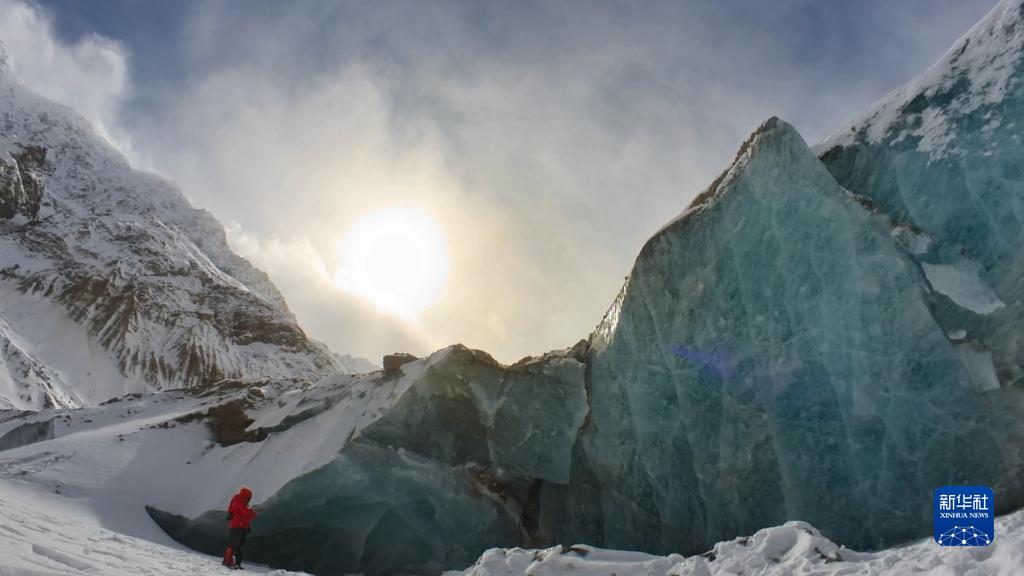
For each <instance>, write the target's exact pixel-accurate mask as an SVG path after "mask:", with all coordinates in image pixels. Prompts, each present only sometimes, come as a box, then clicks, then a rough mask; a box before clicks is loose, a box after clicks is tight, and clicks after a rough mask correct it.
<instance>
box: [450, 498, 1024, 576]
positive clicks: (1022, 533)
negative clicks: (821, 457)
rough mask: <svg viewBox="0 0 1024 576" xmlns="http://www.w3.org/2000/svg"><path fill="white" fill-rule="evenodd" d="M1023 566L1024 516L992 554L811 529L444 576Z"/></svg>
mask: <svg viewBox="0 0 1024 576" xmlns="http://www.w3.org/2000/svg"><path fill="white" fill-rule="evenodd" d="M1022 566H1024V511H1021V512H1016V513H1014V514H1011V515H1008V516H1003V517H1002V518H999V519H997V520H996V541H995V542H994V543H993V544H991V545H990V546H987V547H976V548H961V547H941V546H939V545H938V544H937V543H935V542H934V541H933V540H931V539H928V540H923V541H921V542H918V543H915V544H912V545H910V546H903V547H900V548H892V549H889V550H882V551H879V552H874V553H865V552H856V551H853V550H849V549H847V548H843V547H840V546H837V545H836V544H834V543H833V542H832V541H831V540H829V539H828V538H825V537H824V536H822V535H821V533H820V532H818V531H817V530H816V529H815V528H814V527H813V526H811V525H810V524H807V523H806V522H787V523H786V524H784V525H782V526H773V527H771V528H765V529H763V530H759V531H758V532H757V533H755V534H754V535H753V536H750V537H744V538H737V539H735V540H730V541H728V542H719V543H718V544H716V545H715V547H714V549H713V550H710V551H708V552H705V553H704V554H701V555H698V556H691V557H689V558H683V557H682V556H679V555H678V554H671V555H668V556H652V555H648V554H641V553H636V552H621V551H615V550H602V549H599V548H592V547H590V546H579V545H578V546H571V547H568V548H563V547H562V546H555V547H553V548H548V549H546V550H523V549H521V548H512V549H503V548H494V549H491V550H488V551H487V552H485V553H484V554H483V555H482V556H481V557H480V559H479V560H478V561H477V562H476V564H474V565H473V566H471V567H470V568H468V569H466V570H465V571H462V572H459V571H451V572H447V573H446V576H526V575H529V576H542V575H547V574H574V575H577V576H611V575H617V576H641V575H643V576H734V575H738V574H756V575H757V576H791V575H794V574H815V575H817V576H853V575H865V576H866V575H869V574H870V575H872V576H904V575H906V574H935V575H939V574H941V575H943V576H1011V575H1018V574H1020V570H1021V567H1022Z"/></svg>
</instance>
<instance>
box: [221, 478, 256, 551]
mask: <svg viewBox="0 0 1024 576" xmlns="http://www.w3.org/2000/svg"><path fill="white" fill-rule="evenodd" d="M250 500H252V490H250V489H249V487H248V486H242V487H241V488H239V489H238V494H235V495H234V496H232V497H231V504H229V505H228V526H229V528H230V531H229V532H228V549H227V550H225V551H224V565H225V566H229V567H231V568H235V569H239V570H240V569H241V568H242V547H243V546H245V535H246V534H248V533H249V530H250V526H251V524H252V519H253V518H255V517H256V509H255V508H250V507H249V501H250ZM232 560H234V561H233V562H232Z"/></svg>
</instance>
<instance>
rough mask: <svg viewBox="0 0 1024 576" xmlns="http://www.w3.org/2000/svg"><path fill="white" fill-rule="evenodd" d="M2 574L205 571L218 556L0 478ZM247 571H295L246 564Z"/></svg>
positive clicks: (133, 575) (198, 574)
mask: <svg viewBox="0 0 1024 576" xmlns="http://www.w3.org/2000/svg"><path fill="white" fill-rule="evenodd" d="M0 510H3V514H2V515H0V550H3V553H2V554H0V576H70V575H73V574H98V575H103V576H139V575H147V576H181V575H182V574H191V575H194V576H207V575H213V574H225V573H226V572H227V571H226V570H225V569H224V568H223V567H221V566H220V565H219V561H218V559H217V558H214V557H211V556H204V555H202V554H198V553H196V552H192V551H189V550H185V549H183V548H181V547H180V546H178V545H176V544H175V543H174V542H173V541H170V540H169V539H168V540H166V541H163V542H160V541H157V542H154V541H151V540H145V539H142V538H137V537H135V536H132V535H129V534H124V533H118V532H115V531H111V530H109V529H107V528H105V527H104V526H103V525H102V524H101V523H100V522H99V520H98V519H97V517H96V513H95V510H93V509H92V508H90V507H89V506H88V505H87V504H86V503H83V502H80V501H78V500H75V499H72V498H67V497H64V496H61V495H59V494H55V493H54V492H52V491H49V490H44V489H42V488H39V487H36V486H31V485H27V484H24V483H21V482H18V481H12V480H0ZM245 568H246V570H247V571H249V572H253V573H256V574H268V575H269V576H286V575H288V574H294V575H296V576H298V575H299V573H296V572H286V571H284V570H268V569H266V568H263V567H260V566H255V565H252V564H246V565H245Z"/></svg>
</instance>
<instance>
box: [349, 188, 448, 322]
mask: <svg viewBox="0 0 1024 576" xmlns="http://www.w3.org/2000/svg"><path fill="white" fill-rule="evenodd" d="M338 252H339V257H340V262H341V266H340V268H339V269H338V271H337V273H335V275H334V283H335V285H337V286H338V288H340V289H342V290H344V291H346V292H348V293H350V294H354V295H357V296H359V297H361V298H365V299H366V300H369V301H370V302H372V303H373V304H374V305H376V307H377V308H378V309H380V310H382V311H384V312H388V313H392V314H396V315H399V316H402V317H404V318H407V319H410V320H412V319H415V318H416V316H417V315H418V314H419V313H420V312H423V311H424V310H426V309H427V308H429V307H430V306H432V305H433V304H435V303H436V302H437V301H438V300H439V299H440V298H441V295H442V294H443V292H444V288H445V284H446V282H447V280H448V243H447V241H446V240H445V235H444V230H442V229H441V227H440V226H439V225H438V224H437V222H436V221H435V220H434V218H432V217H431V216H430V214H428V213H427V212H424V211H422V210H419V209H416V208H387V209H384V210H379V211H377V212H371V213H370V214H367V215H366V216H363V217H362V218H360V219H359V221H357V222H356V224H355V225H354V226H353V227H352V228H351V229H350V230H349V231H348V233H347V234H346V235H345V237H344V238H342V240H341V241H340V242H338Z"/></svg>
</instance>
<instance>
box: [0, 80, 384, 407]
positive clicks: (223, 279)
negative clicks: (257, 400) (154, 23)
mask: <svg viewBox="0 0 1024 576" xmlns="http://www.w3.org/2000/svg"><path fill="white" fill-rule="evenodd" d="M9 76H10V75H7V76H5V75H3V74H2V73H0V306H2V308H3V309H2V310H0V313H2V316H3V318H4V320H6V321H5V322H0V408H5V407H6V408H19V409H38V408H43V407H48V406H66V407H75V406H83V405H92V404H95V403H98V402H101V401H103V400H106V399H108V398H112V397H115V396H119V395H122V394H124V393H126V392H136V391H145V390H158V389H166V388H180V387H187V386H192V385H196V384H203V383H211V382H216V381H218V380H221V379H223V378H255V377H273V378H281V379H299V380H308V379H315V378H319V377H321V376H324V375H327V374H330V373H334V372H348V371H350V369H351V367H346V366H344V365H343V362H342V361H339V359H337V358H336V357H335V356H334V355H332V354H331V353H330V352H329V351H328V350H327V349H326V348H325V347H324V346H322V345H321V344H318V343H316V342H313V341H311V340H309V339H308V338H307V337H306V336H305V334H304V333H303V331H302V330H301V329H300V328H299V326H298V325H297V324H296V323H295V318H294V317H293V316H292V314H291V313H290V312H289V311H288V309H287V307H286V305H285V302H284V300H283V298H282V297H281V295H280V293H279V292H278V291H277V289H276V288H275V287H274V286H273V284H271V282H270V281H269V279H268V278H267V276H266V275H265V274H264V273H262V272H260V271H259V270H257V269H255V268H253V267H252V266H251V265H250V264H249V263H248V262H247V261H245V260H244V259H242V258H241V257H239V256H237V255H235V254H234V253H233V252H231V250H230V249H229V248H228V246H227V243H226V240H225V235H224V230H223V229H222V228H221V226H220V224H219V223H217V222H216V221H215V220H214V219H213V217H212V216H210V214H208V213H207V212H205V211H202V210H196V209H194V208H192V207H191V206H190V205H189V203H188V202H187V200H186V199H185V197H184V196H183V195H182V194H181V192H179V191H178V190H177V189H176V188H175V187H174V186H173V185H172V184H171V183H169V182H166V181H164V180H162V179H160V178H157V177H155V176H152V175H150V174H145V173H141V172H138V171H135V170H133V169H132V168H131V167H130V166H129V165H128V163H127V162H126V161H125V159H124V158H122V157H121V156H120V154H118V153H117V152H116V151H115V150H114V149H113V148H111V146H110V145H109V144H107V142H106V141H104V140H103V139H101V138H100V137H99V136H97V135H96V133H95V132H94V131H93V129H92V128H91V127H90V126H89V125H88V123H87V122H86V121H85V120H84V119H83V118H81V117H80V116H78V115H77V114H76V113H75V112H73V111H72V110H69V109H67V108H65V107H62V106H58V105H56V104H54V103H52V102H49V101H46V100H44V99H42V98H40V97H38V96H36V95H35V94H33V93H31V92H29V91H28V90H26V89H25V88H24V87H22V86H20V85H18V84H16V83H15V82H13V80H12V79H11V78H9ZM26 306H27V307H28V308H26ZM29 308H30V309H31V314H29V313H28V312H27V310H28V309H29ZM65 346H68V347H69V349H70V350H71V352H72V354H73V356H72V357H68V356H67V351H65V349H64V348H65ZM61 358H63V360H61ZM72 358H73V360H74V361H71V360H72ZM350 363H351V362H350ZM365 368H366V367H365V366H358V367H357V369H365Z"/></svg>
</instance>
